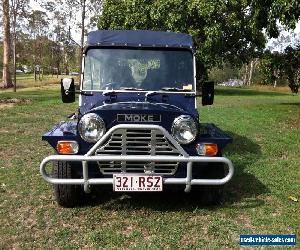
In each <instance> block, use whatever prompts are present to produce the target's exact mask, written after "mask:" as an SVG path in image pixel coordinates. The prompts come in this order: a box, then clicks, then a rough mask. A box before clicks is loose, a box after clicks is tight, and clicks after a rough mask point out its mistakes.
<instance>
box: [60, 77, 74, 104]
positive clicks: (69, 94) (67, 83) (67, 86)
mask: <svg viewBox="0 0 300 250" xmlns="http://www.w3.org/2000/svg"><path fill="white" fill-rule="evenodd" d="M60 91H61V99H62V101H63V102H64V103H70V102H75V84H74V79H73V78H64V79H62V80H61V82H60Z"/></svg>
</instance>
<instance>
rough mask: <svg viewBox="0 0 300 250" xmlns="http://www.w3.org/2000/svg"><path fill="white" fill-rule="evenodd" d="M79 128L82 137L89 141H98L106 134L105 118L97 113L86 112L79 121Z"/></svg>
mask: <svg viewBox="0 0 300 250" xmlns="http://www.w3.org/2000/svg"><path fill="white" fill-rule="evenodd" d="M78 130H79V134H80V136H81V138H82V139H83V140H85V141H87V142H91V143H94V142H97V141H98V140H100V138H101V137H102V136H103V135H104V134H105V131H106V129H105V123H104V121H103V119H102V118H101V117H100V116H99V115H97V114H95V113H88V114H85V115H84V116H83V117H82V118H81V119H80V121H79V124H78Z"/></svg>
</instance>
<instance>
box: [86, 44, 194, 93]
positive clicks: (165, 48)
mask: <svg viewBox="0 0 300 250" xmlns="http://www.w3.org/2000/svg"><path fill="white" fill-rule="evenodd" d="M90 49H128V50H132V49H136V50H153V51H155V50H178V51H188V52H190V53H191V55H192V60H193V89H192V90H182V91H181V90H178V91H166V90H125V89H119V90H117V89H115V90H113V91H114V92H117V93H118V92H119V93H128V92H138V93H143V92H144V93H148V92H150V91H155V92H159V93H168V94H196V63H195V55H194V52H193V50H192V49H191V48H187V47H158V46H155V47H154V46H143V47H136V46H101V45H98V46H88V47H86V48H85V49H84V53H83V57H82V72H81V79H80V90H84V91H86V92H104V91H107V90H93V89H92V90H90V89H83V82H84V72H85V59H86V55H87V52H88V51H89V50H90Z"/></svg>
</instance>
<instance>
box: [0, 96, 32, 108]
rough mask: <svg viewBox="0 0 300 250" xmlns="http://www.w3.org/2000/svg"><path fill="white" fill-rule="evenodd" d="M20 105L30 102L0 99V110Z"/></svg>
mask: <svg viewBox="0 0 300 250" xmlns="http://www.w3.org/2000/svg"><path fill="white" fill-rule="evenodd" d="M20 103H22V104H28V103H30V100H27V99H17V98H8V99H0V109H5V108H12V107H14V106H15V105H17V104H20Z"/></svg>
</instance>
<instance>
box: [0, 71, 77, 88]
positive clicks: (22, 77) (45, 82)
mask: <svg viewBox="0 0 300 250" xmlns="http://www.w3.org/2000/svg"><path fill="white" fill-rule="evenodd" d="M64 77H73V78H74V76H66V75H58V76H57V75H44V76H43V77H42V75H41V80H39V76H38V74H37V80H36V81H35V80H34V75H33V74H17V89H23V88H31V87H47V86H49V85H52V84H53V85H56V84H58V83H60V80H61V79H62V78H64ZM75 80H76V81H78V77H75ZM0 82H1V80H0ZM6 91H11V90H9V89H8V90H6Z"/></svg>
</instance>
